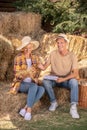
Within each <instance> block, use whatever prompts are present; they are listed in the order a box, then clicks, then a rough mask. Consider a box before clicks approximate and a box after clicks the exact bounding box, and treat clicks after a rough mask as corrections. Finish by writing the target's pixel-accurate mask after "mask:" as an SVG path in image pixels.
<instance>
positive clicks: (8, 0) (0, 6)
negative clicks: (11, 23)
mask: <svg viewBox="0 0 87 130" xmlns="http://www.w3.org/2000/svg"><path fill="white" fill-rule="evenodd" d="M15 1H16V0H0V11H2V12H13V11H16V8H15V7H14V5H13V2H15Z"/></svg>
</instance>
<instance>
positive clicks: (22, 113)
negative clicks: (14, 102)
mask: <svg viewBox="0 0 87 130" xmlns="http://www.w3.org/2000/svg"><path fill="white" fill-rule="evenodd" d="M19 114H20V115H21V116H23V117H24V116H25V114H26V110H25V109H24V108H22V109H21V110H20V112H19Z"/></svg>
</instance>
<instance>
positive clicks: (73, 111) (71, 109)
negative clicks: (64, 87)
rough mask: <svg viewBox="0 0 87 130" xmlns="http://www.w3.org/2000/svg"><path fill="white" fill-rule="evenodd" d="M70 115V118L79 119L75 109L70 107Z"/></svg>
mask: <svg viewBox="0 0 87 130" xmlns="http://www.w3.org/2000/svg"><path fill="white" fill-rule="evenodd" d="M70 115H71V116H72V118H75V119H79V118H80V117H79V114H78V112H77V107H72V106H71V108H70Z"/></svg>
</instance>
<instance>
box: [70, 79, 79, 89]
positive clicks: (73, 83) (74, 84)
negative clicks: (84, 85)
mask: <svg viewBox="0 0 87 130" xmlns="http://www.w3.org/2000/svg"><path fill="white" fill-rule="evenodd" d="M69 85H70V86H71V87H76V86H77V87H78V81H77V80H76V79H74V78H73V79H70V80H69Z"/></svg>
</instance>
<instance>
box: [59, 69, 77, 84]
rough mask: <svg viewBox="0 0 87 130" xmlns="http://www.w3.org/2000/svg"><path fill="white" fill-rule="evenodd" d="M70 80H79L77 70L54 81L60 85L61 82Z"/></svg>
mask: <svg viewBox="0 0 87 130" xmlns="http://www.w3.org/2000/svg"><path fill="white" fill-rule="evenodd" d="M72 78H75V79H79V74H78V69H74V70H72V72H71V73H70V74H69V75H68V76H66V77H64V78H62V77H60V78H58V79H57V80H56V82H58V83H61V82H64V81H66V80H69V79H72Z"/></svg>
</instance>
